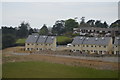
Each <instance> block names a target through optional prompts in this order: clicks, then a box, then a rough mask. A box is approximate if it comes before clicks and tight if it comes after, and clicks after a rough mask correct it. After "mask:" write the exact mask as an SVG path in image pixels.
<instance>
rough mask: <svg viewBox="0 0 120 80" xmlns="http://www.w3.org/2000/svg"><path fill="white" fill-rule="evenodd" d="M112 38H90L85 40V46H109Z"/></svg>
mask: <svg viewBox="0 0 120 80" xmlns="http://www.w3.org/2000/svg"><path fill="white" fill-rule="evenodd" d="M110 39H111V37H100V38H97V37H88V38H86V39H85V40H84V42H83V44H92V45H94V44H95V45H108V43H109V41H110Z"/></svg>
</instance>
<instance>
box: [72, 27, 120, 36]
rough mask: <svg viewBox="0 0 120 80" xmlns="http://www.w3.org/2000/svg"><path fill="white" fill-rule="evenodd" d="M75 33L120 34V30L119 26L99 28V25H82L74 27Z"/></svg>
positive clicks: (95, 34)
mask: <svg viewBox="0 0 120 80" xmlns="http://www.w3.org/2000/svg"><path fill="white" fill-rule="evenodd" d="M73 32H74V33H79V34H80V35H87V34H89V35H92V36H98V35H100V34H101V35H103V36H115V35H120V31H119V28H118V27H115V28H99V27H80V28H73Z"/></svg>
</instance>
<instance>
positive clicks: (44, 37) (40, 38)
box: [37, 36, 47, 43]
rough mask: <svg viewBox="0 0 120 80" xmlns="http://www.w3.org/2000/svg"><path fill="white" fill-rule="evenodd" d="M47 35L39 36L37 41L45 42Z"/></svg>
mask: <svg viewBox="0 0 120 80" xmlns="http://www.w3.org/2000/svg"><path fill="white" fill-rule="evenodd" d="M46 39H47V36H39V38H38V40H37V43H45V41H46Z"/></svg>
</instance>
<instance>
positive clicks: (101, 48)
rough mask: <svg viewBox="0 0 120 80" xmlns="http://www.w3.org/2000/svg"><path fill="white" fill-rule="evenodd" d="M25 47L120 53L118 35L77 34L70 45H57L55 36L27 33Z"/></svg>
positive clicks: (35, 49)
mask: <svg viewBox="0 0 120 80" xmlns="http://www.w3.org/2000/svg"><path fill="white" fill-rule="evenodd" d="M25 49H26V50H28V51H40V50H53V51H57V50H70V51H73V52H76V51H77V52H86V53H90V54H92V53H97V54H120V50H119V49H120V37H115V38H114V39H113V38H112V37H83V36H77V37H75V38H74V39H73V41H72V43H71V45H70V46H57V45H56V37H55V36H42V35H39V34H37V33H33V34H32V35H29V36H28V38H27V40H26V43H25Z"/></svg>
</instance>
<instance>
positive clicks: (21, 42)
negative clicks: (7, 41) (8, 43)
mask: <svg viewBox="0 0 120 80" xmlns="http://www.w3.org/2000/svg"><path fill="white" fill-rule="evenodd" d="M25 40H26V39H24V38H23V39H18V40H17V41H16V43H18V44H23V43H25Z"/></svg>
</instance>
